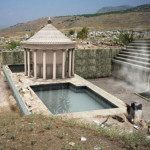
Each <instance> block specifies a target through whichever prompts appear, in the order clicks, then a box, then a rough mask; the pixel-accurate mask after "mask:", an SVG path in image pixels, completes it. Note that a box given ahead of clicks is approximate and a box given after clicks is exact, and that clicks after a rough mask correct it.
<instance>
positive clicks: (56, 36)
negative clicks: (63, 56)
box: [22, 20, 75, 49]
mask: <svg viewBox="0 0 150 150" xmlns="http://www.w3.org/2000/svg"><path fill="white" fill-rule="evenodd" d="M22 43H23V45H24V48H36V49H43V48H46V49H53V48H55V49H62V48H65V49H67V48H74V47H75V42H73V41H72V40H71V39H69V38H68V37H66V36H65V35H64V34H63V33H62V32H60V31H59V30H58V29H56V28H55V27H54V26H53V25H52V24H51V22H50V20H48V24H47V25H46V26H45V27H44V28H42V29H41V30H40V31H38V32H37V33H36V34H35V35H34V36H32V37H31V38H30V39H28V40H27V41H23V42H22Z"/></svg>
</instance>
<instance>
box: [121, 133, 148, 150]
mask: <svg viewBox="0 0 150 150" xmlns="http://www.w3.org/2000/svg"><path fill="white" fill-rule="evenodd" d="M123 139H124V142H125V147H127V148H132V149H136V148H137V147H138V146H139V145H146V144H148V143H147V141H146V136H145V133H143V132H141V131H136V132H133V133H132V134H131V133H130V134H128V133H125V134H124V136H123Z"/></svg>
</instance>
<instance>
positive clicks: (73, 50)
mask: <svg viewBox="0 0 150 150" xmlns="http://www.w3.org/2000/svg"><path fill="white" fill-rule="evenodd" d="M74 53H75V49H72V76H74Z"/></svg>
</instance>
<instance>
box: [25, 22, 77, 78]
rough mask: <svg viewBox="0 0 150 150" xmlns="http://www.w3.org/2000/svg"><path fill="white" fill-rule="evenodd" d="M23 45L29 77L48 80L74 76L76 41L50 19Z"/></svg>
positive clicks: (26, 72)
mask: <svg viewBox="0 0 150 150" xmlns="http://www.w3.org/2000/svg"><path fill="white" fill-rule="evenodd" d="M23 47H24V68H25V75H27V76H28V77H34V78H35V79H37V78H43V79H44V80H46V79H56V78H63V79H64V78H68V77H69V78H70V77H72V76H74V53H75V42H73V41H71V40H70V39H69V38H68V37H66V36H65V35H64V34H63V33H61V32H60V31H59V30H58V29H56V28H55V27H54V26H53V25H52V24H51V20H50V19H49V20H48V24H47V25H46V26H45V27H44V28H42V29H41V30H40V31H38V32H37V33H36V34H35V35H34V36H33V37H31V38H30V39H28V40H27V41H24V42H23ZM66 56H68V57H66ZM66 58H67V59H68V60H66ZM31 60H32V62H31ZM66 62H68V63H66Z"/></svg>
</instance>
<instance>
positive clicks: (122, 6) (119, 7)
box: [96, 5, 132, 13]
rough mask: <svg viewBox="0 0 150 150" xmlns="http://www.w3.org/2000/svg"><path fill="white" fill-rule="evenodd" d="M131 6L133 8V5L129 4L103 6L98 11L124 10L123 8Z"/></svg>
mask: <svg viewBox="0 0 150 150" xmlns="http://www.w3.org/2000/svg"><path fill="white" fill-rule="evenodd" d="M130 8H132V6H129V5H121V6H115V7H103V8H101V9H100V10H98V11H97V12H96V13H106V12H115V11H122V10H127V9H130Z"/></svg>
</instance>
